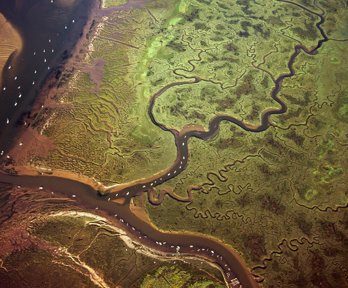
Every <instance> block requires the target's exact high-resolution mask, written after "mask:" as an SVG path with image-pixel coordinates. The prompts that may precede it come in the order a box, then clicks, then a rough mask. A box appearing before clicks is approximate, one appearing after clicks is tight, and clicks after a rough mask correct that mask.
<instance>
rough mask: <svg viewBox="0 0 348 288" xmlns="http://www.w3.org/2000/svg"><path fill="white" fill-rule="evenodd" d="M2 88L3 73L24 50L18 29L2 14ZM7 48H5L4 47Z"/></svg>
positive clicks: (0, 31) (0, 30)
mask: <svg viewBox="0 0 348 288" xmlns="http://www.w3.org/2000/svg"><path fill="white" fill-rule="evenodd" d="M0 39H1V42H0V71H1V77H0V87H2V78H3V71H4V70H5V67H6V64H7V63H8V60H9V59H10V58H12V59H13V58H15V57H16V56H17V55H18V54H20V52H21V51H22V49H23V39H22V37H21V35H20V33H19V32H18V31H17V30H16V28H15V27H14V26H13V25H12V24H11V23H10V21H8V19H7V18H6V17H5V15H3V14H2V13H1V12H0ZM3 46H5V47H3Z"/></svg>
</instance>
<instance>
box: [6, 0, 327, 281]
mask: <svg viewBox="0 0 348 288" xmlns="http://www.w3.org/2000/svg"><path fill="white" fill-rule="evenodd" d="M281 2H284V3H288V4H290V5H296V6H298V7H299V8H301V9H305V10H306V11H308V12H310V13H312V14H314V15H316V16H317V17H318V18H319V21H318V22H317V23H316V27H317V29H318V30H319V31H320V34H321V36H322V39H320V40H319V41H318V43H317V45H316V47H314V48H313V49H311V50H308V49H307V48H306V47H304V46H303V45H296V46H295V47H294V52H293V53H292V55H291V57H290V59H289V61H288V70H289V72H288V73H286V74H282V75H280V76H279V77H278V78H277V79H275V81H274V88H273V90H272V93H271V97H272V99H273V100H274V101H276V102H277V103H278V104H279V108H275V109H269V110H266V111H264V112H263V113H262V115H261V121H260V124H259V125H256V126H253V125H249V124H247V123H245V122H243V121H241V120H239V119H237V118H234V117H231V116H228V115H218V116H216V117H214V118H213V119H212V120H211V121H210V123H209V129H208V130H207V131H204V130H201V129H198V128H197V127H195V126H190V128H188V129H186V130H185V131H181V132H179V131H177V130H175V129H170V128H167V127H166V126H165V125H163V124H161V123H159V122H158V121H157V120H156V119H155V117H154V115H153V107H154V105H155V102H156V99H157V98H158V97H160V96H161V95H162V94H163V93H165V92H166V91H167V90H168V89H170V88H172V87H175V86H179V85H187V84H192V85H194V84H195V83H199V82H200V81H202V80H201V79H200V78H199V77H192V78H188V79H187V80H186V81H181V82H175V83H171V84H169V85H167V86H165V87H163V88H162V89H160V90H159V91H158V92H157V93H155V94H154V95H153V96H152V98H151V100H150V103H149V108H148V114H149V117H150V118H151V120H152V122H153V124H154V125H156V126H157V127H159V128H160V129H162V130H163V131H167V132H169V133H172V134H173V136H174V137H175V143H176V147H177V158H176V160H175V162H174V163H173V165H172V166H171V167H170V168H168V169H167V170H165V171H162V172H159V173H157V174H155V175H153V176H152V177H150V178H149V179H140V180H137V181H133V182H130V183H125V184H119V185H114V186H109V187H105V186H102V185H101V186H100V187H99V188H95V187H91V186H89V185H87V184H84V183H81V182H78V181H75V180H70V179H64V178H60V177H55V176H49V175H47V176H46V175H45V176H25V175H21V176H17V175H7V174H3V173H0V181H1V182H4V183H11V184H13V185H22V186H28V187H36V188H37V187H39V186H43V187H45V189H48V190H50V191H53V192H54V193H60V194H64V195H66V196H68V197H72V195H73V194H74V195H76V199H77V201H78V203H80V204H81V206H83V207H86V208H89V209H99V210H103V211H104V212H106V213H108V214H109V215H111V216H112V217H114V218H115V220H117V221H119V222H120V225H121V226H123V228H124V229H125V230H126V231H128V232H129V233H130V234H131V235H133V236H134V237H137V239H138V241H139V242H141V243H143V244H144V245H147V246H150V247H153V248H155V249H156V250H158V251H162V252H164V253H166V254H168V255H173V256H174V255H176V256H178V255H187V256H194V257H198V258H203V259H205V260H207V261H210V262H212V263H214V264H216V265H218V266H219V267H220V268H221V270H222V271H223V274H224V277H225V280H226V283H228V286H229V287H257V284H256V282H255V281H254V279H253V277H252V276H251V274H250V271H249V270H248V269H247V267H246V266H245V264H244V261H243V260H242V259H241V257H240V256H239V254H238V253H236V252H235V251H233V249H231V248H230V247H228V246H227V245H225V244H223V243H222V242H220V241H218V240H215V239H213V238H210V237H205V236H203V235H199V234H190V233H170V232H163V231H159V230H158V229H157V228H156V227H154V226H153V225H151V224H149V223H147V222H145V221H144V220H142V219H140V218H139V217H137V216H136V215H134V214H133V213H132V212H131V210H130V208H129V205H128V204H129V202H130V199H131V198H132V197H134V196H136V195H139V194H141V193H143V192H147V191H150V190H152V188H153V187H155V186H157V185H159V184H161V183H163V182H165V181H167V180H168V179H171V178H172V177H175V176H176V175H178V174H179V173H180V172H181V171H183V170H184V169H185V167H186V166H187V163H188V162H187V161H188V156H189V154H188V141H189V139H190V138H191V137H196V138H199V139H202V140H209V139H211V138H212V137H213V136H214V135H216V134H217V133H218V131H219V124H220V123H221V122H222V121H227V122H230V123H231V124H234V125H237V126H238V127H240V128H241V129H243V130H245V131H249V132H254V133H257V132H261V131H265V130H266V129H268V128H269V127H270V117H271V116H272V115H276V114H282V113H285V112H286V111H287V106H286V105H285V103H284V102H283V101H282V100H281V99H280V98H279V93H280V90H281V88H282V83H283V81H284V80H285V79H286V78H290V77H292V76H293V75H295V70H294V68H293V66H294V63H295V61H296V59H297V57H298V56H299V55H300V53H301V52H303V53H306V54H309V55H315V54H316V53H317V52H318V50H319V49H320V47H321V46H322V45H323V43H324V42H326V41H328V37H327V36H326V34H325V32H324V31H323V29H322V27H321V25H322V24H323V23H324V21H325V19H324V16H323V15H324V13H322V14H319V13H316V12H313V11H311V10H309V9H307V8H306V7H303V6H302V5H300V4H297V3H293V2H291V1H286V0H282V1H281ZM117 198H123V199H126V201H125V203H124V204H118V203H116V202H115V201H111V200H115V199H117Z"/></svg>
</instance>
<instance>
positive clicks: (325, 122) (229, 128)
mask: <svg viewBox="0 0 348 288" xmlns="http://www.w3.org/2000/svg"><path fill="white" fill-rule="evenodd" d="M197 2H199V3H204V2H205V1H197ZM237 2H238V1H237ZM307 2H308V1H307ZM192 3H194V4H192V6H193V5H195V4H196V2H192ZM212 3H218V2H216V1H213V2H212ZM274 3H276V4H274V5H277V6H278V7H277V8H276V7H274V8H273V9H271V8H270V7H268V8H269V9H266V10H262V7H259V9H255V10H254V12H250V15H253V16H254V17H253V18H257V19H260V17H257V15H261V14H258V12H257V11H264V12H265V13H262V15H263V16H262V17H263V18H266V19H268V21H267V22H266V24H265V25H262V26H261V27H262V29H263V30H264V31H269V37H271V38H270V39H274V40H271V41H266V40H265V38H264V37H260V35H258V34H257V33H256V34H255V33H251V35H250V36H248V37H250V38H251V39H250V38H249V39H248V41H249V42H248V43H249V44H250V45H251V44H252V43H253V41H252V40H253V39H255V40H254V41H256V42H258V43H260V44H261V43H263V41H266V45H264V44H262V45H259V46H258V45H254V49H253V51H252V53H251V57H250V58H249V57H248V53H249V52H248V51H250V50H248V47H247V44H246V43H247V42H244V44H242V43H243V40H240V39H237V40H236V41H234V43H233V44H234V45H235V46H236V48H235V49H236V50H237V51H238V50H239V51H241V52H240V53H241V54H240V55H238V57H237V59H243V61H245V62H244V63H243V65H240V64H239V65H237V66H238V67H241V68H242V69H245V70H247V72H246V73H245V76H244V77H246V78H248V77H249V79H248V81H249V82H248V83H249V84H248V85H246V84H245V83H246V82H245V81H244V80H243V77H242V78H240V81H239V82H238V84H237V86H236V88H232V89H235V90H234V92H231V93H229V95H231V98H232V99H233V100H232V102H231V101H230V102H228V105H227V107H228V109H229V110H226V111H221V112H220V111H219V110H218V109H217V107H216V106H213V105H214V100H216V101H217V100H218V99H219V97H220V96H222V95H223V93H224V92H223V91H224V90H222V89H221V86H220V85H212V84H211V83H206V82H205V81H204V82H202V83H200V85H191V86H188V87H181V88H177V90H176V91H170V92H168V95H167V97H165V95H163V96H164V97H161V98H160V99H159V101H158V103H157V109H158V111H157V110H155V111H156V112H158V114H157V115H158V118H159V119H161V121H162V122H164V123H166V124H168V125H169V126H171V125H177V126H179V127H180V126H181V127H182V126H183V125H185V124H187V123H193V121H191V116H190V115H191V114H192V112H193V111H196V112H199V113H200V114H202V115H203V116H205V117H203V116H202V117H198V116H196V119H195V120H194V121H195V122H194V123H197V124H201V125H204V126H206V124H207V123H208V121H209V119H211V117H212V116H213V115H214V113H215V114H219V113H229V115H233V116H235V117H240V118H241V119H243V120H244V121H248V122H249V121H251V122H252V123H253V122H254V123H258V121H259V119H258V117H259V115H260V111H262V110H263V109H265V108H266V107H272V102H271V101H270V93H269V91H270V90H271V89H272V87H273V83H272V81H268V83H269V86H268V90H267V89H265V87H263V89H261V87H262V84H261V83H262V82H263V79H264V78H263V77H250V76H248V75H255V74H252V73H259V74H260V75H262V74H263V75H264V77H270V74H271V75H273V77H274V78H276V77H277V76H278V75H280V74H282V73H286V72H287V61H288V58H289V55H290V54H291V53H292V51H293V49H294V46H295V45H296V44H298V43H302V44H303V45H305V46H306V47H308V48H310V47H314V46H315V45H316V43H317V41H318V40H319V39H320V37H321V36H320V35H319V34H318V33H317V32H315V31H316V30H317V29H316V28H315V23H316V22H318V17H312V16H310V15H309V12H303V9H302V8H300V7H299V6H296V5H293V4H288V3H281V2H274ZM296 3H299V4H300V1H297V2H296ZM302 4H303V3H302ZM217 5H218V4H217ZM235 5H238V4H235ZM253 5H254V2H251V3H250V5H249V6H248V7H249V10H252V8H250V7H253ZM265 5H266V4H265ZM335 5H336V6H335ZM200 6H204V5H203V4H197V6H195V7H200ZM220 6H221V5H220ZM265 7H266V6H265ZM306 7H308V9H313V11H314V12H316V11H317V12H320V11H319V10H318V9H319V8H318V7H321V9H323V10H324V11H325V12H326V14H325V19H326V22H325V24H324V25H323V27H324V29H326V30H325V31H327V34H328V37H329V38H330V37H331V38H334V39H336V40H339V39H341V40H343V39H346V38H347V31H346V29H345V28H343V27H342V22H341V21H343V20H342V19H346V18H347V15H348V14H347V13H348V11H347V9H346V8H345V9H344V8H343V7H342V6H340V3H339V2H335V1H333V2H332V3H330V5H329V4H326V3H324V2H320V5H319V6H318V7H315V6H313V7H311V6H307V5H306ZM334 7H336V8H337V9H338V10H339V11H340V12H338V13H336V12H335V8H334ZM338 7H341V8H338ZM240 8H241V9H245V8H243V5H241V6H240ZM197 9H198V8H197ZM201 9H203V8H201ZM221 9H223V8H221ZM249 10H248V11H249ZM233 11H236V9H233ZM237 11H238V10H237ZM266 11H268V12H267V13H266ZM274 11H276V12H274ZM285 11H286V12H287V13H286V14H287V16H286V17H289V19H292V17H294V16H295V15H297V14H300V16H301V18H296V19H297V20H298V19H307V20H306V21H307V22H306V23H307V27H306V28H307V29H308V34H310V35H307V36H306V34H307V33H305V32H304V31H302V30H301V29H305V28H304V27H301V25H300V23H297V22H296V21H297V20H295V18H294V19H293V20H295V22H291V23H292V25H289V22H288V21H290V20H286V17H285V18H284V17H283V16H284V15H285V14H283V13H285ZM256 12H257V13H256ZM269 12H272V13H271V14H272V15H270V16H269V17H266V16H265V15H269ZM248 13H249V12H248ZM278 13H280V14H278ZM223 14H224V13H223ZM236 14H238V13H237V12H236ZM199 15H200V16H201V15H204V17H206V16H207V15H208V13H203V12H202V13H200V14H199ZM217 15H218V14H216V13H215V14H214V16H215V17H218V16H217ZM221 17H222V16H221ZM296 17H297V16H296ZM253 18H252V19H253ZM198 19H199V20H201V17H198ZM236 19H238V18H236ZM271 19H272V21H274V23H273V25H271V26H272V27H271V26H269V27H268V28H267V25H268V24H269V23H270V20H271ZM220 20H221V18H220ZM236 21H237V20H236ZM257 21H259V20H257ZM202 22H203V23H204V25H206V26H207V27H208V28H207V29H206V30H207V31H211V30H212V29H213V26H214V25H215V23H214V22H213V21H202ZM227 22H228V21H227V20H224V21H221V23H227ZM239 22H240V21H239ZM302 23H305V22H304V21H302ZM182 25H186V22H183V23H182ZM187 25H188V26H189V27H191V25H192V23H191V22H190V23H187ZM193 25H194V24H193ZM252 25H257V24H256V23H253V24H252ZM248 26H249V25H248ZM232 27H234V29H232ZM232 27H230V28H229V29H228V30H229V31H233V32H231V33H232V35H234V37H236V36H235V33H236V31H239V30H240V28H241V27H240V24H235V25H234V26H232ZM290 27H291V28H290ZM300 28H301V29H300ZM191 29H192V28H191ZM250 29H251V28H250ZM267 29H269V30H267ZM185 31H188V32H186V35H187V37H189V36H188V35H189V33H190V32H189V31H190V29H185ZM300 31H301V32H300ZM310 31H313V33H312V32H310ZM207 33H208V32H207ZM299 33H300V34H299ZM196 35H199V34H197V33H196ZM224 35H225V36H224V37H226V35H229V34H228V33H225V34H224ZM276 35H277V36H276ZM204 39H209V37H205V38H204ZM242 39H243V38H242ZM336 40H329V41H328V42H327V43H325V44H324V45H323V47H322V48H321V49H320V51H319V53H318V54H317V55H314V56H308V55H306V54H305V53H301V55H300V56H299V57H298V58H297V60H296V62H295V66H294V68H295V71H296V74H295V75H294V76H293V77H291V78H289V79H286V80H285V81H284V83H283V86H282V89H281V92H280V97H281V98H282V99H283V101H284V102H285V103H286V104H287V106H288V111H287V113H285V114H283V115H280V116H272V119H271V123H272V124H271V127H270V128H269V129H268V130H267V131H265V132H262V133H250V132H245V131H243V130H241V129H240V128H238V127H235V125H233V124H230V123H227V122H223V123H222V124H221V126H220V132H219V133H218V135H217V136H216V137H214V138H213V139H211V140H210V141H207V142H203V141H201V140H198V139H192V140H190V143H189V151H190V157H189V165H188V167H187V169H186V170H185V171H184V172H183V173H181V174H180V175H179V176H177V177H176V178H174V179H172V180H170V181H168V182H167V183H164V184H163V185H162V186H159V187H157V189H162V188H166V189H168V188H169V189H172V190H174V192H176V193H177V194H179V195H182V196H185V195H187V193H188V190H189V187H191V186H193V185H194V186H199V187H200V189H199V190H198V191H194V192H192V193H193V200H192V202H191V203H188V204H187V203H180V202H176V201H174V200H173V199H170V198H167V199H165V200H164V201H163V203H162V204H161V205H158V206H153V205H150V204H149V205H148V212H149V215H150V217H151V219H152V221H153V222H154V223H155V224H156V225H157V226H158V227H159V228H160V229H165V230H171V231H175V230H181V231H186V230H187V231H196V232H199V233H203V234H209V235H213V236H215V237H217V238H219V239H222V240H224V241H225V242H227V243H229V244H230V245H231V246H232V247H234V248H235V249H237V250H238V251H239V252H240V253H241V254H242V255H243V257H244V258H245V260H246V261H247V263H248V265H249V267H251V269H252V272H253V273H254V274H255V275H256V276H257V277H258V279H259V280H260V281H261V280H263V279H264V281H263V285H264V287H280V286H281V287H290V286H291V285H295V286H296V287H300V286H301V285H302V286H303V287H320V285H324V286H325V287H341V286H342V287H343V286H345V285H347V282H346V281H347V280H346V279H347V278H346V276H347V274H346V271H344V270H342V267H344V263H345V258H346V257H347V255H348V250H347V247H346V244H345V243H346V241H347V239H348V233H347V229H348V226H347V215H348V214H347V213H346V212H345V209H344V208H346V207H347V203H348V190H347V179H348V174H347V169H348V160H347V156H346V155H347V147H348V146H347V143H348V138H347V134H346V132H345V131H347V129H348V121H347V119H348V118H347V115H348V114H347V111H348V110H347V99H348V95H347V92H346V90H347V87H348V81H347V77H346V76H345V75H347V72H348V70H347V66H346V65H345V64H344V63H346V62H347V61H348V59H347V56H346V52H345V51H346V47H347V46H346V45H347V44H346V43H347V42H344V41H336ZM238 41H240V42H238ZM189 43H190V45H191V46H192V45H194V44H193V43H195V42H194V41H189ZM275 43H276V44H275ZM269 44H272V45H273V44H274V47H275V49H274V50H272V48H271V47H268V48H265V49H264V50H263V48H264V47H267V45H269ZM243 45H244V46H243ZM196 47H199V46H196ZM196 47H191V48H196ZM208 47H211V46H208ZM260 47H262V49H259V48H260ZM276 47H277V48H276ZM282 47H283V48H282ZM191 48H187V50H188V49H191ZM214 48H216V49H215V50H214V53H215V55H216V57H221V56H219V55H218V54H219V51H221V50H219V49H217V47H216V46H214ZM243 48H244V49H243ZM199 49H201V47H200V48H199ZM192 50H194V49H191V52H192ZM197 51H200V50H197ZM282 51H283V52H282ZM191 52H190V53H191ZM183 53H186V52H183ZM202 55H203V54H202ZM196 57H197V56H196ZM234 57H236V56H234ZM257 57H258V58H257ZM181 58H182V59H185V58H184V57H181ZM192 59H194V57H193V56H192ZM195 59H196V58H195ZM197 59H198V58H197ZM253 59H258V60H253ZM240 61H242V60H240ZM248 61H250V62H248ZM252 61H255V62H254V64H255V63H262V65H261V66H259V68H260V67H263V68H265V69H266V70H267V71H268V72H269V73H270V74H268V73H266V72H265V71H264V72H262V71H259V70H258V69H255V67H254V66H255V65H253V63H252ZM202 62H205V63H208V61H204V60H202ZM205 63H203V65H204V64H205ZM200 64H201V62H199V61H197V63H195V65H196V68H195V69H194V70H193V71H190V72H189V73H188V74H187V76H188V75H191V76H192V75H198V76H200V77H202V78H204V77H206V76H205V75H204V74H203V73H202V72H201V71H200V70H199V66H200ZM186 69H187V70H190V69H189V67H187V68H186ZM203 71H207V70H206V69H203ZM208 71H212V69H210V70H208ZM234 71H235V70H234ZM185 73H186V72H185ZM209 75H214V76H215V77H216V78H214V79H213V81H216V82H220V81H223V80H221V79H223V78H221V79H219V78H217V77H218V76H216V75H218V74H217V73H216V74H214V73H210V74H209ZM217 79H218V80H217ZM225 81H226V83H228V78H226V80H225ZM257 85H260V86H257ZM240 86H243V87H248V89H249V88H250V87H255V90H254V89H251V90H250V89H249V90H248V93H247V95H244V94H242V96H241V97H238V93H237V91H238V87H240ZM207 87H210V89H211V91H212V92H211V94H209V93H204V92H202V90H203V91H205V90H208V88H207ZM211 87H213V88H211ZM180 89H181V90H180ZM236 89H237V90H236ZM226 90H227V89H226ZM208 91H209V90H208ZM253 91H254V92H255V93H256V91H257V93H256V94H257V95H258V96H259V97H261V98H257V97H256V95H254V94H253V93H254V92H253ZM202 95H203V96H204V97H203V96H202ZM209 95H211V96H209ZM243 95H244V96H243ZM200 96H201V97H200ZM175 99H176V101H175ZM221 99H228V97H227V96H222V98H221ZM262 99H263V100H262ZM168 100H169V101H168ZM181 100H182V101H181ZM210 100H211V102H209V101H210ZM180 101H181V102H182V103H183V104H179V105H178V103H180ZM249 101H250V102H249ZM260 101H261V102H260ZM248 103H249V104H250V105H249V104H248ZM236 104H237V105H238V106H236ZM175 105H178V109H177V108H174V109H173V107H174V106H175ZM194 105H197V106H194ZM253 105H257V106H259V108H260V109H256V110H255V109H254V111H255V113H254V115H255V117H254V118H252V117H251V116H250V115H251V114H249V112H247V111H248V109H249V108H250V109H252V108H251V107H253ZM248 107H249V108H248ZM231 109H236V112H233V110H231ZM162 111H164V114H162V113H161V112H162ZM165 111H168V112H167V114H166V112H165ZM173 111H176V112H177V113H173ZM190 111H192V112H190ZM210 111H212V112H210ZM249 111H250V110H249ZM190 113H191V114H190ZM167 115H169V116H167ZM174 123H176V124H174ZM183 218H184V220H182V219H183ZM319 283H321V284H319ZM302 286H301V287H302Z"/></svg>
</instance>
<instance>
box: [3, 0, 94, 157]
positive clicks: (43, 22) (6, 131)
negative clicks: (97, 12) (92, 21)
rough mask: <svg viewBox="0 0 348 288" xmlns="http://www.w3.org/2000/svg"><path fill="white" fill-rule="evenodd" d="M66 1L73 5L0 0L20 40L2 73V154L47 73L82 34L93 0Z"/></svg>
mask: <svg viewBox="0 0 348 288" xmlns="http://www.w3.org/2000/svg"><path fill="white" fill-rule="evenodd" d="M68 2H73V5H70V6H65V7H64V6H62V5H59V1H58V0H53V3H52V1H51V0H1V1H0V12H1V13H2V14H4V15H5V17H6V18H7V19H8V20H9V21H10V22H11V23H12V25H13V26H14V27H15V28H16V29H17V30H18V32H19V33H20V35H21V37H22V39H23V50H22V52H21V53H20V54H18V55H15V54H13V55H12V56H11V57H10V59H9V61H8V63H7V65H6V66H5V67H4V70H3V73H2V77H3V84H2V85H3V87H1V90H0V153H1V152H2V151H4V152H2V153H1V154H4V155H6V153H7V151H8V149H9V148H10V146H11V143H12V142H13V138H14V136H15V135H16V133H17V132H18V130H19V129H20V128H21V127H23V119H24V117H25V115H26V114H27V113H28V112H29V111H30V108H31V106H32V104H33V102H34V100H35V97H36V96H37V95H38V92H39V91H40V88H41V86H42V84H43V82H44V80H45V79H46V78H47V77H48V75H49V74H50V73H57V67H58V66H59V64H61V63H62V62H63V61H64V59H66V58H67V57H68V56H69V55H70V52H71V50H72V48H73V47H74V45H75V44H76V42H77V40H78V39H79V37H82V31H83V27H84V26H85V24H86V22H87V20H88V14H89V13H90V8H91V7H92V5H93V3H95V0H76V1H68ZM9 66H11V69H8V67H9ZM15 77H17V78H15ZM4 88H5V89H6V90H4ZM16 103H17V104H16ZM7 122H9V123H7ZM0 156H1V155H0Z"/></svg>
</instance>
